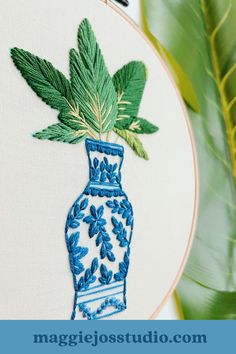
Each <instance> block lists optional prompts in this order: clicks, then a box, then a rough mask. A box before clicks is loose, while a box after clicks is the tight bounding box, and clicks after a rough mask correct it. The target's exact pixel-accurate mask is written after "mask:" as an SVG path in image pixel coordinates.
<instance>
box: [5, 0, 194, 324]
mask: <svg viewBox="0 0 236 354" xmlns="http://www.w3.org/2000/svg"><path fill="white" fill-rule="evenodd" d="M3 6H4V11H3V13H4V16H3V17H2V18H1V22H0V27H1V36H2V40H1V42H0V55H1V67H0V70H1V73H0V78H1V79H0V80H1V92H0V99H1V111H0V119H1V132H0V144H1V146H0V148H1V157H0V158H1V160H0V163H1V166H2V171H1V177H0V178H1V180H0V194H1V200H0V209H1V235H0V237H1V240H0V242H1V249H0V259H1V267H0V279H1V292H0V318H2V319H68V318H69V317H70V313H71V308H72V302H73V286H72V279H71V273H70V270H69V264H68V256H67V251H66V246H65V241H64V235H63V229H64V223H65V218H66V214H67V211H68V209H69V207H70V205H71V204H72V202H73V201H74V200H75V199H76V198H77V196H78V195H79V194H80V193H81V191H82V190H83V188H84V186H85V184H86V182H87V178H88V174H87V171H88V166H87V159H86V156H85V149H84V146H83V144H80V145H79V146H70V145H67V144H60V143H52V142H41V141H37V140H36V139H33V138H32V137H31V133H32V132H33V131H37V130H40V129H42V128H45V127H46V126H48V125H49V124H52V123H55V122H56V112H55V111H53V110H52V109H50V108H49V107H47V106H46V105H45V104H44V103H42V102H41V101H40V100H39V99H38V98H37V97H36V95H35V94H34V93H33V92H32V91H31V90H30V88H29V87H28V86H27V85H26V83H25V82H24V80H23V79H22V78H21V76H20V75H19V73H18V72H17V71H16V69H15V67H14V66H13V64H12V62H11V60H10V57H9V48H11V47H13V46H18V47H23V48H24V49H26V50H29V51H31V52H32V53H35V54H38V55H39V56H41V57H44V58H47V59H48V60H49V61H51V62H53V63H54V65H55V66H56V67H57V68H58V69H60V70H61V71H63V72H64V73H65V74H67V75H68V51H69V49H70V48H71V47H75V46H76V32H77V28H78V24H79V23H80V21H81V20H82V19H83V18H84V17H85V16H86V17H88V18H89V20H90V21H91V23H92V25H93V27H94V29H95V32H96V34H97V38H98V40H99V42H100V44H101V47H102V50H103V53H104V56H105V58H106V62H107V64H108V67H109V70H110V72H111V73H114V72H115V71H116V70H117V69H118V68H119V67H121V66H122V65H123V64H125V63H127V62H128V61H130V60H133V59H138V60H143V61H144V62H145V64H146V65H147V67H148V72H149V80H148V84H147V88H146V91H145V95H144V99H143V104H142V107H141V112H140V116H142V117H145V118H147V119H149V120H150V121H153V122H154V123H156V124H157V125H159V127H160V133H158V134H156V135H153V136H148V137H143V138H142V140H143V141H144V144H145V147H146V149H147V151H148V152H149V155H150V162H145V161H143V160H142V159H139V158H137V157H136V156H135V155H134V153H133V152H132V151H131V150H130V149H129V148H127V149H126V160H125V165H124V168H123V186H124V189H125V190H126V191H127V192H128V195H129V197H130V200H132V201H133V205H134V208H135V218H136V225H135V227H136V230H135V237H134V242H133V245H132V267H131V269H130V273H129V278H128V282H129V284H128V301H129V307H128V310H127V311H126V312H125V313H124V315H122V317H121V318H125V319H147V318H149V317H150V315H151V314H152V313H153V312H154V310H155V309H156V308H157V307H158V306H159V305H160V303H161V302H162V301H163V299H164V297H165V296H166V294H167V292H168V291H169V289H170V287H171V285H172V283H173V281H174V279H175V277H176V275H177V273H178V270H179V268H180V264H181V262H182V260H183V256H184V253H185V251H186V246H187V243H188V241H189V234H190V229H191V224H192V217H193V207H194V189H195V183H194V165H193V156H192V148H191V143H190V138H189V133H188V130H187V126H186V121H185V119H184V115H183V110H182V107H181V105H180V102H179V99H178V97H177V95H176V91H175V89H174V87H173V85H172V83H171V82H170V80H169V78H168V76H167V74H166V71H165V70H164V68H163V66H162V64H161V63H160V62H159V60H157V57H156V56H155V54H154V52H153V51H152V49H151V48H150V47H149V46H148V45H147V44H146V42H145V41H144V40H143V39H141V38H140V36H139V35H138V34H137V32H136V31H135V30H134V29H133V28H131V27H130V25H129V24H128V23H127V22H125V21H124V20H123V19H122V18H121V17H120V16H118V15H117V14H116V13H115V12H112V11H111V10H110V9H108V7H106V6H105V5H104V4H102V3H101V2H98V1H96V2H95V1H94V0H80V1H78V0H69V1H68V2H67V3H66V4H65V2H64V1H62V0H50V1H48V0H41V1H40V2H38V1H37V0H18V1H17V2H16V1H14V0H8V1H7V2H4V5H3ZM130 9H131V8H130ZM130 11H131V10H130ZM104 19H106V20H104ZM3 87H4V90H2V88H3ZM137 191H139V192H138V193H137ZM140 201H141V203H140Z"/></svg>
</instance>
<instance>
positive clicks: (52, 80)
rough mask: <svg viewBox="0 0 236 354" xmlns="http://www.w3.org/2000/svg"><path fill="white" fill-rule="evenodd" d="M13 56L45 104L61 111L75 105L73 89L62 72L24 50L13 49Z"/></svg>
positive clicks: (17, 65) (15, 62)
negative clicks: (70, 104)
mask: <svg viewBox="0 0 236 354" xmlns="http://www.w3.org/2000/svg"><path fill="white" fill-rule="evenodd" d="M11 56H12V59H13V62H14V64H15V65H16V67H17V69H19V71H20V72H21V74H22V76H23V77H24V79H25V80H26V81H27V83H28V84H29V86H30V87H31V88H32V89H33V90H34V92H35V93H36V94H37V95H38V96H39V97H41V98H42V100H43V101H44V102H46V103H47V104H48V105H49V106H51V107H52V108H55V109H58V110H59V111H60V110H64V109H68V103H73V94H72V89H71V85H70V82H69V81H68V80H67V79H66V77H65V76H64V75H63V74H62V73H61V72H60V71H58V70H57V69H55V68H54V67H53V65H52V64H51V63H50V62H48V61H47V60H45V59H40V58H39V57H37V56H35V55H33V54H31V53H29V52H27V51H25V50H23V49H19V48H13V49H11Z"/></svg>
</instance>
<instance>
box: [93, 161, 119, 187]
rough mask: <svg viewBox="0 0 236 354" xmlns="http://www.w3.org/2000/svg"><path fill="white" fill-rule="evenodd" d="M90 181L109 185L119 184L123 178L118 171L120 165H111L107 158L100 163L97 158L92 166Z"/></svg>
mask: <svg viewBox="0 0 236 354" xmlns="http://www.w3.org/2000/svg"><path fill="white" fill-rule="evenodd" d="M90 180H91V182H101V183H105V182H107V181H108V182H109V184H113V185H116V184H119V183H120V181H121V176H120V173H119V171H118V164H117V163H114V164H109V162H108V159H107V157H106V156H105V157H104V158H103V160H102V161H99V160H98V158H97V157H94V159H93V161H91V166H90Z"/></svg>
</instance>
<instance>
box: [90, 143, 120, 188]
mask: <svg viewBox="0 0 236 354" xmlns="http://www.w3.org/2000/svg"><path fill="white" fill-rule="evenodd" d="M86 150H87V154H88V159H89V183H90V185H91V186H94V187H97V188H104V187H105V188H121V166H122V162H123V159H124V148H123V146H121V145H118V144H112V143H108V142H104V141H99V140H92V139H86Z"/></svg>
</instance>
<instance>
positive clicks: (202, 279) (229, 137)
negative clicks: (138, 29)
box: [143, 0, 236, 319]
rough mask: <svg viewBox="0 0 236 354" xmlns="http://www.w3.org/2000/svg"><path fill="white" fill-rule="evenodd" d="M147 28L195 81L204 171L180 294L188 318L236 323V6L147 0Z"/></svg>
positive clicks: (214, 0)
mask: <svg viewBox="0 0 236 354" xmlns="http://www.w3.org/2000/svg"><path fill="white" fill-rule="evenodd" d="M143 11H144V13H145V16H146V23H147V26H148V30H149V31H150V32H151V33H152V35H153V36H155V37H156V38H157V40H158V41H159V42H160V43H161V45H162V46H163V47H164V48H165V49H166V50H168V51H169V52H170V53H171V55H172V56H173V57H174V58H175V60H176V61H177V62H178V64H179V65H180V66H181V68H182V70H184V71H185V73H186V75H187V77H188V79H189V80H190V82H191V83H192V85H193V87H194V89H195V92H196V95H197V98H198V102H199V107H200V113H199V114H195V113H194V112H193V111H192V110H190V109H189V114H190V119H191V123H192V128H193V132H194V135H195V140H196V145H197V152H198V161H199V170H200V207H199V217H198V224H197V230H196V235H195V240H194V244H193V248H192V251H191V255H190V258H189V260H188V264H187V266H186V268H185V271H184V275H183V277H182V280H181V281H180V284H179V286H178V288H177V296H178V299H179V304H180V306H181V307H182V312H183V315H184V318H185V319H200V318H204V319H223V318H231V319H232V318H236V302H235V300H234V301H233V299H235V298H236V217H235V215H236V203H235V201H236V187H235V176H236V155H235V152H236V138H235V129H236V128H235V125H236V120H235V112H236V111H235V110H236V98H235V97H236V70H235V69H236V62H235V58H236V35H235V34H236V33H235V21H236V2H235V1H232V0H208V1H206V0H196V1H193V0H190V1H185V0H180V1H176V2H174V1H170V0H143Z"/></svg>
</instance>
